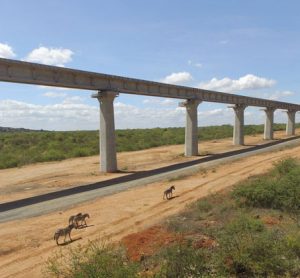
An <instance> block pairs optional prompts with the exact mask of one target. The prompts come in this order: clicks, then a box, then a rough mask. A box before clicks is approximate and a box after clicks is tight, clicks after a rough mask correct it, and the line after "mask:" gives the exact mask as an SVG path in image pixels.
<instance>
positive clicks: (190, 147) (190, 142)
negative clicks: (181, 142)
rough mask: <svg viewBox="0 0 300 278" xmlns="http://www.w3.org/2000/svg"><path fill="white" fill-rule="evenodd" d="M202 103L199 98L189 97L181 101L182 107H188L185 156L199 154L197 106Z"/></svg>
mask: <svg viewBox="0 0 300 278" xmlns="http://www.w3.org/2000/svg"><path fill="white" fill-rule="evenodd" d="M200 103H201V101H200V100H197V99H189V100H187V101H185V102H182V103H180V104H179V105H180V106H181V107H185V108H186V126H185V156H196V155H198V115H197V108H198V105H199V104H200Z"/></svg>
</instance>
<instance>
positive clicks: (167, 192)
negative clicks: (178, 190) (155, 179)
mask: <svg viewBox="0 0 300 278" xmlns="http://www.w3.org/2000/svg"><path fill="white" fill-rule="evenodd" d="M173 190H175V186H174V185H172V186H171V187H170V188H168V189H167V190H165V191H164V195H163V199H165V198H166V199H167V200H169V199H170V198H172V195H173V193H172V191H173Z"/></svg>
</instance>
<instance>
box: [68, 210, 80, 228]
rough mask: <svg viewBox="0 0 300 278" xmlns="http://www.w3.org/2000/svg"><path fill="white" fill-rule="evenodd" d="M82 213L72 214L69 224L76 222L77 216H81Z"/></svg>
mask: <svg viewBox="0 0 300 278" xmlns="http://www.w3.org/2000/svg"><path fill="white" fill-rule="evenodd" d="M81 215H82V213H81V212H79V213H77V214H76V215H71V216H70V217H69V225H71V224H73V223H75V219H76V217H79V216H81Z"/></svg>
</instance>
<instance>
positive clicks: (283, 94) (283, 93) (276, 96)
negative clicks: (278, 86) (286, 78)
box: [267, 91, 294, 100]
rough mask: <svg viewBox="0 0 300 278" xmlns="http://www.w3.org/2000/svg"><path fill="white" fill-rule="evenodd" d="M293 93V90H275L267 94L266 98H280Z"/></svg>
mask: <svg viewBox="0 0 300 278" xmlns="http://www.w3.org/2000/svg"><path fill="white" fill-rule="evenodd" d="M292 95H294V92H291V91H282V92H280V91H278V92H275V93H273V94H271V95H269V96H268V97H267V98H268V99H270V100H279V99H282V98H284V97H287V96H292Z"/></svg>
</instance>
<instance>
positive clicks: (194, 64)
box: [188, 60, 203, 68]
mask: <svg viewBox="0 0 300 278" xmlns="http://www.w3.org/2000/svg"><path fill="white" fill-rule="evenodd" d="M188 64H189V65H190V66H194V67H196V68H202V67H203V64H201V63H194V62H193V61H192V60H188Z"/></svg>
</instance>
